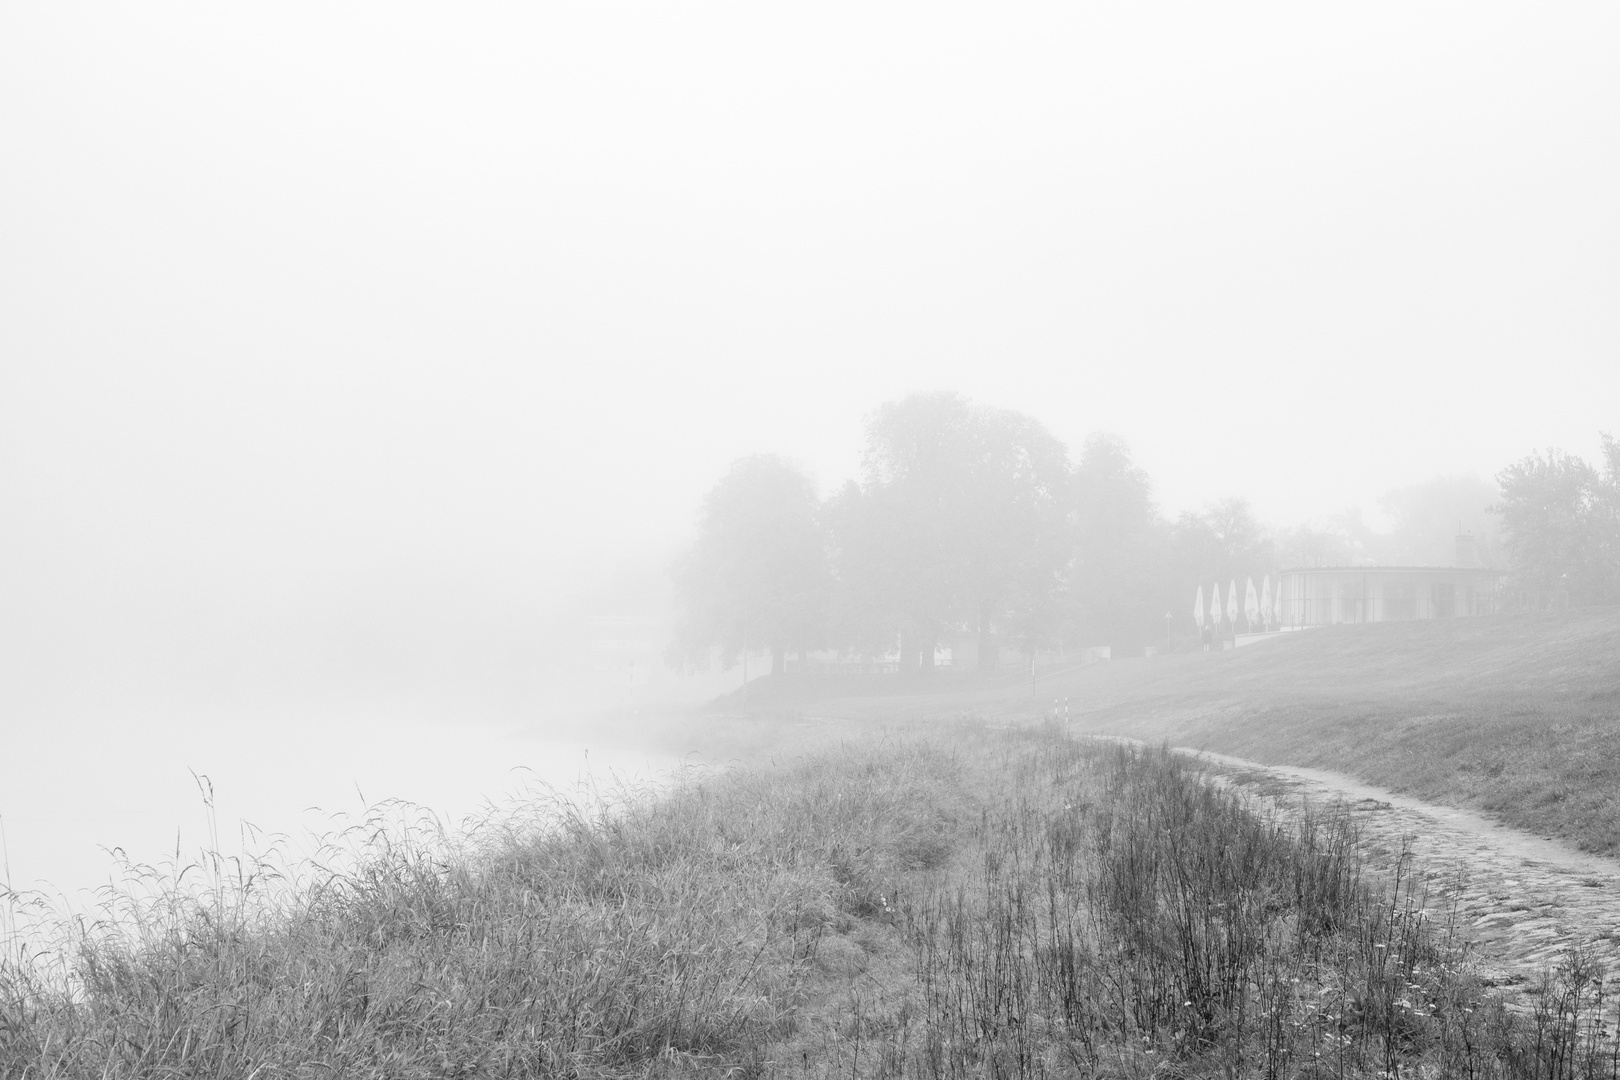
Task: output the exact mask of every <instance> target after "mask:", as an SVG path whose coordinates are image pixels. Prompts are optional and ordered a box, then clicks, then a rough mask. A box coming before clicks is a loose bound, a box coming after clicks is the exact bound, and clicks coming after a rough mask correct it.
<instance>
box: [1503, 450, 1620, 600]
mask: <svg viewBox="0 0 1620 1080" xmlns="http://www.w3.org/2000/svg"><path fill="white" fill-rule="evenodd" d="M1603 451H1604V469H1603V471H1602V472H1599V471H1598V470H1597V469H1596V468H1594V467H1593V466H1592V465H1590V464H1588V463H1587V462H1586V461H1584V460H1583V459H1581V458H1579V457H1576V456H1574V455H1572V454H1566V453H1564V452H1562V451H1559V450H1549V451H1547V452H1545V453H1540V454H1530V455H1528V456H1526V457H1524V458H1521V459H1520V460H1519V461H1516V462H1514V463H1513V464H1512V465H1509V466H1508V467H1507V468H1506V469H1503V470H1502V472H1501V473H1499V474H1498V475H1497V478H1496V479H1497V483H1498V484H1499V485H1501V489H1502V501H1501V503H1500V504H1499V505H1498V507H1497V512H1498V513H1499V514H1500V515H1501V520H1502V531H1503V533H1504V534H1505V535H1506V538H1507V547H1508V553H1509V556H1510V559H1511V562H1512V567H1513V585H1514V591H1515V593H1516V597H1517V599H1518V601H1519V603H1520V604H1522V605H1523V606H1526V607H1532V608H1547V607H1565V606H1569V605H1581V604H1604V603H1614V602H1615V601H1617V600H1620V445H1617V444H1616V442H1615V441H1614V440H1613V439H1612V438H1610V437H1609V436H1607V435H1605V436H1603Z"/></svg>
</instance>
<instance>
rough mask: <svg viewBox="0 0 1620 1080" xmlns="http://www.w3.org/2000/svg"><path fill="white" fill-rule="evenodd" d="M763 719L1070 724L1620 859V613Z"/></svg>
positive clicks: (1414, 628) (1253, 651)
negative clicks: (1339, 783) (1334, 777)
mask: <svg viewBox="0 0 1620 1080" xmlns="http://www.w3.org/2000/svg"><path fill="white" fill-rule="evenodd" d="M756 701H757V706H756V707H757V708H758V709H760V710H763V711H767V712H770V711H776V712H785V713H791V712H794V711H797V712H799V713H801V714H807V715H815V716H823V717H829V718H839V719H844V720H858V719H866V720H874V719H878V718H887V719H897V718H900V719H911V720H927V719H936V720H937V719H945V718H952V717H960V716H976V717H982V718H986V719H992V720H1003V721H1007V720H1011V721H1027V720H1031V719H1036V718H1039V717H1042V716H1049V715H1051V714H1052V713H1053V712H1054V710H1055V711H1057V712H1059V713H1062V714H1065V715H1067V717H1068V718H1069V720H1070V722H1071V723H1072V724H1073V725H1074V726H1075V729H1076V730H1079V731H1086V732H1092V733H1097V734H1107V735H1121V736H1126V737H1131V738H1137V739H1144V740H1148V741H1161V740H1162V741H1166V742H1169V743H1170V744H1172V745H1176V746H1185V747H1193V748H1198V749H1207V750H1213V751H1216V752H1218V753H1223V754H1230V755H1232V756H1235V757H1241V758H1245V759H1247V760H1251V761H1257V762H1262V763H1265V764H1270V765H1290V766H1299V767H1305V768H1315V769H1324V770H1328V771H1331V772H1335V773H1339V774H1341V775H1344V776H1347V777H1350V778H1352V779H1354V780H1357V781H1360V782H1363V783H1368V784H1375V785H1377V786H1379V787H1382V788H1387V789H1389V790H1391V791H1394V792H1397V793H1402V794H1407V795H1411V796H1414V797H1417V798H1420V799H1424V800H1426V801H1429V802H1435V803H1439V804H1442V805H1446V806H1454V807H1458V808H1462V809H1468V810H1475V811H1478V812H1481V813H1484V814H1487V815H1489V816H1491V817H1493V818H1495V819H1497V820H1499V821H1501V822H1502V823H1504V824H1506V825H1511V826H1513V827H1515V828H1518V829H1522V830H1524V831H1526V832H1530V833H1534V834H1536V835H1538V836H1552V837H1556V838H1558V839H1559V840H1562V841H1564V842H1566V843H1568V844H1571V845H1573V846H1575V847H1578V848H1580V849H1581V850H1583V851H1590V852H1595V853H1599V854H1611V855H1613V854H1620V608H1598V609H1587V610H1582V611H1573V612H1559V613H1552V614H1538V615H1499V616H1489V617H1482V618H1470V619H1448V620H1431V621H1422V622H1407V623H1376V624H1362V625H1349V626H1336V627H1322V628H1319V629H1313V630H1307V631H1303V632H1300V633H1297V634H1288V635H1283V636H1281V637H1278V638H1276V639H1273V640H1269V641H1265V642H1261V643H1259V644H1256V645H1253V646H1250V647H1247V648H1243V649H1236V650H1228V651H1224V652H1211V653H1203V652H1198V653H1182V654H1172V655H1166V656H1154V657H1147V658H1134V659H1123V660H1114V661H1110V662H1107V663H1098V664H1092V665H1088V666H1086V667H1083V668H1079V669H1071V670H1069V671H1066V672H1062V673H1060V674H1057V675H1054V676H1051V677H1049V678H1042V679H1040V680H1039V681H1037V682H1036V683H1035V684H1034V686H1033V688H1032V687H1031V684H1030V683H1029V682H1028V681H1027V680H1018V681H1000V682H996V683H993V684H989V685H976V684H973V683H971V682H967V681H958V682H952V681H948V680H940V681H939V683H938V684H937V688H930V687H929V686H927V685H925V684H924V685H916V684H914V685H912V686H911V687H909V688H902V687H896V688H894V689H893V690H892V691H891V692H887V693H883V694H870V693H868V694H836V695H834V694H827V693H825V692H823V691H818V690H817V688H816V687H815V686H814V685H813V684H803V685H800V686H798V687H792V686H783V687H780V688H777V689H775V690H774V691H773V690H771V689H770V688H766V687H762V688H761V689H760V692H758V693H757V695H756Z"/></svg>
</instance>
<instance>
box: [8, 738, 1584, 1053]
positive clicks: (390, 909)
mask: <svg viewBox="0 0 1620 1080" xmlns="http://www.w3.org/2000/svg"><path fill="white" fill-rule="evenodd" d="M353 839H355V840H356V843H355V845H353V846H352V848H351V853H350V856H349V857H348V858H345V859H337V858H333V859H329V860H327V862H326V865H325V866H324V868H323V867H322V866H311V865H300V866H297V867H288V866H279V867H278V866H274V865H271V864H270V863H268V862H261V863H253V862H240V861H239V862H236V863H234V864H233V863H231V862H229V861H227V860H224V859H222V858H220V857H219V856H217V855H211V856H207V857H205V858H204V859H202V860H201V861H200V862H199V863H198V864H197V865H196V866H195V867H192V868H187V869H185V870H184V871H183V872H172V871H171V872H169V873H154V875H153V876H152V878H151V880H150V881H148V882H147V887H145V888H144V889H141V890H138V891H136V892H130V893H125V894H123V895H121V896H119V897H110V898H109V904H108V910H107V912H106V913H105V917H104V918H103V919H102V920H101V921H99V922H95V921H87V920H74V921H68V922H66V923H58V924H56V927H55V936H54V937H46V938H41V937H39V936H37V935H36V936H34V937H32V938H30V939H28V940H29V944H28V946H27V947H26V948H25V947H24V943H23V941H22V940H21V939H13V940H12V941H11V943H10V946H9V951H8V953H7V955H6V957H5V958H4V959H3V960H0V1076H5V1077H8V1078H9V1077H28V1078H30V1080H32V1078H36V1077H39V1078H43V1077H177V1076H188V1077H189V1076H198V1077H200V1076H228V1077H260V1078H268V1077H280V1076H295V1077H304V1076H308V1077H314V1076H323V1077H324V1076H378V1077H382V1076H388V1077H417V1076H420V1077H426V1076H435V1077H442V1076H480V1077H482V1076H492V1077H501V1076H512V1077H518V1076H565V1077H566V1076H579V1077H587V1076H698V1075H715V1076H720V1075H726V1076H770V1075H782V1076H786V1075H795V1076H799V1075H815V1076H834V1075H839V1076H894V1077H901V1076H928V1077H979V1076H1009V1077H1012V1076H1097V1075H1118V1076H1143V1077H1146V1076H1163V1075H1184V1076H1192V1075H1216V1074H1220V1075H1232V1076H1238V1075H1244V1076H1247V1075H1256V1076H1258V1075H1265V1076H1326V1075H1333V1076H1374V1075H1390V1076H1393V1075H1455V1076H1515V1077H1516V1076H1524V1077H1560V1078H1561V1077H1570V1078H1573V1077H1578V1076H1579V1077H1585V1076H1610V1077H1612V1076H1614V1075H1616V1059H1615V1053H1614V1040H1613V1039H1612V1038H1611V1037H1610V1035H1611V1034H1612V1025H1613V1023H1614V1022H1615V1018H1614V1008H1613V1004H1612V1002H1611V1001H1610V999H1609V997H1608V996H1607V990H1606V985H1607V984H1606V983H1605V981H1604V978H1603V973H1601V972H1596V971H1593V970H1591V969H1590V967H1589V966H1583V964H1584V961H1582V960H1581V959H1580V957H1579V956H1578V955H1577V956H1575V957H1574V958H1573V960H1572V962H1571V964H1570V965H1568V967H1567V970H1565V971H1563V972H1561V973H1551V974H1550V975H1549V979H1548V982H1547V984H1546V986H1545V987H1544V988H1543V992H1542V993H1541V994H1540V996H1539V997H1538V998H1537V999H1536V1000H1537V1002H1538V1004H1537V1005H1536V1007H1535V1008H1533V1009H1531V1010H1530V1011H1528V1012H1524V1013H1522V1014H1515V1013H1513V1012H1511V1011H1509V1010H1507V1009H1506V1008H1505V1007H1504V1006H1503V1005H1502V1004H1501V1003H1500V1002H1498V1001H1493V999H1492V998H1491V996H1490V994H1489V992H1488V991H1487V989H1486V988H1485V987H1483V986H1481V985H1480V983H1479V982H1478V980H1477V979H1475V978H1473V976H1472V975H1471V974H1470V973H1469V966H1468V963H1467V957H1466V954H1465V952H1464V950H1463V949H1462V946H1461V943H1460V941H1458V940H1457V939H1456V937H1455V935H1454V934H1452V933H1451V930H1452V928H1451V927H1450V926H1449V925H1448V923H1447V917H1446V914H1445V913H1444V912H1443V911H1435V910H1431V909H1430V907H1429V906H1428V905H1427V903H1426V900H1425V893H1424V889H1423V885H1422V883H1421V881H1419V880H1418V879H1417V878H1415V877H1414V878H1410V879H1409V880H1402V881H1398V882H1392V883H1387V884H1385V883H1377V882H1372V881H1369V880H1365V879H1364V875H1363V873H1362V869H1361V862H1360V857H1359V853H1358V849H1357V846H1356V838H1355V834H1354V830H1353V827H1352V825H1351V822H1350V820H1349V818H1348V816H1346V815H1343V814H1337V813H1333V812H1330V811H1324V812H1323V813H1322V814H1320V815H1318V816H1316V817H1314V818H1312V819H1311V820H1310V821H1308V822H1307V823H1306V824H1305V825H1304V827H1303V828H1300V829H1297V830H1295V829H1289V828H1285V827H1284V826H1282V825H1281V824H1279V823H1278V822H1276V821H1273V820H1269V819H1267V818H1264V817H1262V816H1259V815H1256V814H1255V813H1254V812H1253V811H1252V810H1251V809H1250V808H1249V807H1248V806H1247V805H1245V804H1244V803H1243V802H1242V801H1241V799H1240V798H1239V797H1238V796H1236V795H1234V794H1232V793H1230V792H1227V791H1223V790H1222V789H1220V788H1219V787H1217V786H1215V785H1214V784H1212V783H1211V782H1210V781H1209V780H1208V779H1206V778H1205V777H1204V776H1202V775H1201V774H1199V773H1198V772H1197V771H1196V770H1195V769H1194V768H1193V767H1192V766H1191V765H1189V764H1188V763H1187V762H1185V761H1184V760H1182V759H1180V758H1178V757H1176V756H1175V755H1173V754H1169V753H1167V752H1163V751H1151V752H1139V751H1133V750H1129V749H1124V748H1120V747H1117V746H1114V745H1111V744H1107V745H1105V744H1093V743H1089V742H1083V741H1080V740H1076V739H1073V738H1070V737H1068V736H1066V735H1064V734H1062V733H1061V732H1060V731H1057V730H1056V729H1049V730H1046V731H1042V732H1030V731H1012V732H990V731H987V730H985V729H984V728H982V727H973V726H967V725H961V726H955V727H950V728H944V729H939V730H935V731H932V732H928V733H912V734H907V735H895V736H888V737H881V738H879V737H875V738H872V739H869V740H863V741H858V742H851V743H846V744H843V745H839V746H836V747H828V748H825V749H823V750H821V751H817V752H813V753H809V754H806V755H805V756H803V757H800V758H797V759H795V760H793V761H791V762H787V763H783V764H778V765H761V766H757V767H746V768H738V769H735V770H732V771H730V772H727V773H724V774H719V775H709V776H694V777H689V778H687V779H686V780H684V781H682V782H679V783H677V784H675V785H674V786H673V787H671V788H669V789H668V790H664V791H660V792H633V793H629V794H627V795H625V796H624V797H622V798H620V799H618V800H616V801H614V802H612V803H611V804H610V805H606V806H600V805H598V806H583V805H577V804H571V803H567V802H562V801H558V800H555V799H536V800H531V801H529V802H525V803H522V804H518V805H514V806H512V807H510V808H508V809H507V810H506V811H505V812H503V813H501V814H498V815H492V816H491V817H490V818H489V819H487V820H485V821H483V822H482V823H480V824H479V825H478V826H477V827H476V828H474V829H472V830H471V831H470V833H467V834H459V833H458V834H451V833H448V832H446V831H445V830H443V829H441V828H440V827H438V826H437V824H436V823H435V822H434V821H433V820H432V819H431V818H429V817H424V818H420V819H415V820H412V819H409V818H407V819H403V820H402V819H401V818H400V816H399V815H398V814H397V813H394V814H391V815H385V816H384V817H382V818H379V819H376V820H374V821H372V822H370V823H369V824H367V825H366V826H365V827H363V828H362V829H361V831H360V832H359V833H357V834H354V836H353ZM295 871H296V872H295ZM13 899H14V900H15V899H16V898H13Z"/></svg>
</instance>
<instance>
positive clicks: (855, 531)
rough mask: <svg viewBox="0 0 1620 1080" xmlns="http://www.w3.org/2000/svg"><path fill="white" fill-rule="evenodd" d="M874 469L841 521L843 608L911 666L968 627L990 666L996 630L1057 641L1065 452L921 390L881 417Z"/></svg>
mask: <svg viewBox="0 0 1620 1080" xmlns="http://www.w3.org/2000/svg"><path fill="white" fill-rule="evenodd" d="M863 464H864V476H863V482H862V483H861V484H860V485H858V486H856V487H851V488H849V489H847V490H846V491H845V492H844V493H843V494H841V495H840V497H839V499H838V500H837V508H836V518H835V520H836V522H837V525H836V528H835V533H836V535H837V537H838V541H837V546H838V550H839V567H840V577H841V579H842V585H843V588H844V589H845V590H846V592H847V593H848V595H850V596H851V597H852V599H851V601H850V602H848V603H846V604H844V605H842V610H844V611H846V612H850V613H851V614H852V615H853V616H854V623H855V625H857V626H858V627H859V628H860V633H861V634H862V635H864V636H867V637H872V636H881V635H883V634H888V635H898V637H899V639H900V642H901V657H902V664H903V666H904V667H906V668H908V669H914V668H918V667H923V666H926V665H927V664H929V663H930V662H931V658H932V655H933V648H934V645H935V644H936V643H937V642H938V641H939V640H940V638H941V637H942V636H943V635H945V634H946V633H947V632H949V631H951V630H955V629H960V628H962V627H971V628H973V629H975V630H977V631H978V632H979V635H980V650H979V655H980V662H981V664H993V663H994V650H993V649H992V648H991V645H990V643H991V641H992V640H993V639H992V636H991V635H992V633H993V630H995V629H1000V630H1001V631H1002V632H1004V633H1010V634H1012V635H1013V636H1015V637H1018V638H1020V639H1022V640H1024V641H1025V642H1026V643H1028V644H1037V643H1040V642H1041V641H1044V640H1046V639H1048V638H1049V637H1050V636H1051V634H1052V633H1053V632H1054V630H1055V627H1056V604H1057V597H1058V595H1059V592H1060V590H1061V585H1062V574H1063V568H1064V565H1065V563H1066V561H1067V556H1068V548H1067V537H1066V531H1065V530H1066V528H1067V523H1068V517H1069V495H1070V485H1069V482H1068V478H1069V463H1068V458H1067V454H1066V452H1065V450H1064V448H1063V444H1062V443H1060V442H1059V441H1058V440H1057V439H1055V438H1053V437H1052V436H1051V434H1050V433H1048V432H1047V431H1046V429H1045V428H1044V427H1042V426H1041V425H1040V424H1039V423H1038V422H1037V421H1035V420H1033V419H1031V418H1030V417H1027V416H1024V415H1022V414H1020V413H1015V412H1010V411H1007V410H1001V409H991V408H986V407H983V406H976V405H973V404H970V403H969V402H967V401H966V400H964V399H963V398H961V397H960V396H958V395H956V394H953V393H934V394H915V395H912V396H911V397H908V398H905V399H903V400H901V401H897V402H891V403H889V404H887V405H884V406H883V407H881V408H880V409H878V411H877V412H876V413H875V414H874V415H873V417H872V418H871V420H870V422H869V423H868V427H867V442H866V449H865V455H864V460H863Z"/></svg>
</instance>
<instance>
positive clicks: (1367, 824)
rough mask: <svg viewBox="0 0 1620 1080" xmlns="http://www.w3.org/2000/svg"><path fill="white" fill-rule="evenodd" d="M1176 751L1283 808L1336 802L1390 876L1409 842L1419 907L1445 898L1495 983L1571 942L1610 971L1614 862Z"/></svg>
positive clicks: (1530, 970)
mask: <svg viewBox="0 0 1620 1080" xmlns="http://www.w3.org/2000/svg"><path fill="white" fill-rule="evenodd" d="M1185 752H1186V753H1189V754H1193V755H1195V756H1197V757H1200V758H1202V759H1203V760H1205V761H1206V762H1208V763H1209V766H1210V769H1211V771H1212V772H1214V773H1216V774H1217V775H1219V776H1221V777H1223V778H1225V779H1226V780H1228V781H1230V782H1232V783H1234V784H1236V785H1238V786H1239V787H1241V788H1243V789H1244V790H1246V791H1248V792H1250V793H1251V794H1253V795H1254V796H1255V797H1256V798H1257V799H1259V800H1260V801H1261V802H1262V803H1263V804H1265V805H1268V806H1274V807H1275V808H1276V810H1277V811H1278V812H1279V813H1281V814H1283V815H1285V816H1289V815H1293V814H1297V813H1298V811H1299V809H1300V807H1301V806H1302V805H1303V803H1304V802H1305V801H1306V800H1309V802H1310V803H1311V805H1313V806H1317V807H1326V806H1330V805H1332V804H1333V803H1335V802H1342V803H1343V804H1344V805H1346V806H1348V807H1349V808H1350V809H1351V810H1352V811H1353V812H1354V813H1355V815H1356V818H1357V822H1358V824H1359V825H1360V827H1361V837H1362V845H1363V848H1364V850H1365V851H1366V852H1367V854H1368V856H1369V858H1368V865H1369V868H1370V869H1372V870H1374V871H1375V872H1381V873H1390V872H1392V871H1393V870H1394V868H1395V863H1396V860H1397V858H1398V856H1399V853H1400V851H1401V850H1402V847H1403V844H1408V843H1409V844H1410V850H1411V853H1412V857H1413V861H1412V864H1411V865H1412V868H1413V869H1415V870H1417V871H1418V873H1419V874H1420V875H1422V878H1423V880H1425V881H1426V882H1427V884H1428V897H1429V900H1428V903H1427V907H1428V908H1429V909H1430V910H1431V911H1433V912H1434V913H1435V915H1436V917H1437V918H1440V917H1443V915H1442V913H1443V911H1444V910H1445V909H1446V908H1448V907H1450V902H1451V901H1452V900H1453V899H1454V900H1455V903H1456V910H1457V916H1458V918H1457V923H1458V929H1459V932H1460V933H1462V934H1463V935H1464V936H1465V937H1467V938H1468V939H1469V940H1470V941H1472V942H1473V943H1474V947H1475V954H1474V955H1475V959H1476V961H1477V962H1478V963H1479V966H1480V970H1481V972H1482V974H1484V975H1485V976H1486V978H1487V979H1489V980H1490V981H1492V982H1494V983H1496V984H1497V985H1499V986H1502V987H1503V988H1505V989H1511V988H1519V987H1528V986H1533V985H1535V984H1536V983H1538V982H1539V981H1540V978H1541V976H1542V973H1543V972H1544V971H1545V970H1546V969H1547V968H1549V967H1552V966H1555V965H1558V964H1560V963H1561V962H1562V958H1563V955H1564V953H1565V952H1566V950H1568V949H1569V947H1570V946H1571V945H1574V944H1580V943H1585V944H1586V945H1587V946H1589V947H1590V950H1591V953H1592V955H1593V959H1596V960H1598V961H1599V962H1601V963H1602V964H1603V966H1604V968H1605V969H1606V970H1607V971H1608V972H1611V973H1620V862H1617V861H1615V860H1613V859H1607V858H1603V857H1601V856H1597V855H1590V854H1587V853H1586V852H1582V851H1577V850H1576V849H1574V848H1572V847H1569V846H1567V845H1565V844H1562V843H1560V842H1558V841H1556V840H1552V839H1550V838H1546V837H1540V836H1535V835H1532V834H1529V833H1524V832H1520V831H1518V830H1516V829H1512V828H1509V827H1507V826H1505V825H1502V824H1499V823H1498V822H1495V821H1493V820H1491V819H1490V818H1487V817H1484V816H1482V815H1480V814H1475V813H1471V812H1469V811H1467V810H1455V809H1452V808H1450V807H1445V806H1435V805H1433V804H1431V803H1426V802H1422V801H1420V800H1418V799H1413V798H1410V797H1408V796H1404V795H1397V794H1394V793H1392V792H1389V791H1384V790H1382V789H1380V788H1374V787H1370V786H1368V785H1366V784H1362V783H1358V782H1357V781H1355V780H1352V779H1350V778H1348V777H1344V776H1339V775H1337V774H1334V773H1328V772H1320V771H1317V770H1315V769H1297V768H1291V767H1286V766H1274V765H1259V764H1256V763H1255V762H1252V761H1243V760H1241V759H1238V758H1229V757H1225V756H1223V755H1220V754H1211V753H1206V752H1200V751H1194V750H1187V751H1185ZM1420 888H1421V886H1420Z"/></svg>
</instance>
